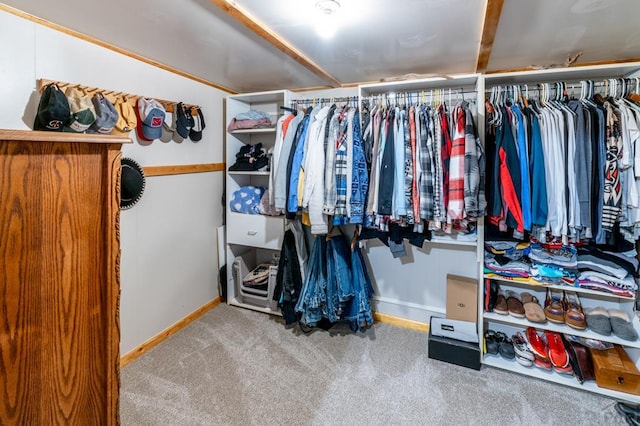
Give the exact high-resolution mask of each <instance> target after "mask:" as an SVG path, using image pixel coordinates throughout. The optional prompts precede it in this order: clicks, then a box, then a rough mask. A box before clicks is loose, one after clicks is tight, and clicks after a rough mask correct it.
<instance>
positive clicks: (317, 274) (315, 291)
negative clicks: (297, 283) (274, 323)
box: [296, 237, 327, 326]
mask: <svg viewBox="0 0 640 426" xmlns="http://www.w3.org/2000/svg"><path fill="white" fill-rule="evenodd" d="M326 246H327V244H326V242H325V239H324V237H316V238H314V239H313V246H312V248H311V256H310V257H309V269H308V270H307V276H306V277H305V280H304V286H303V287H302V291H301V292H300V299H299V300H298V303H297V304H296V312H298V313H300V314H302V317H301V318H300V322H301V323H303V324H306V325H309V326H315V325H317V323H318V321H320V320H321V319H322V310H323V307H324V306H325V305H326V303H327V300H326V290H327V270H326V264H327V262H326V256H325V253H326Z"/></svg>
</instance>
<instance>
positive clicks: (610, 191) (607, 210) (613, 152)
mask: <svg viewBox="0 0 640 426" xmlns="http://www.w3.org/2000/svg"><path fill="white" fill-rule="evenodd" d="M604 107H605V109H606V133H605V138H606V147H607V151H606V163H605V175H604V177H605V185H604V199H603V200H604V205H603V208H602V229H604V230H605V231H606V232H612V231H613V225H614V223H615V222H616V220H617V219H618V216H619V215H620V210H621V208H620V205H621V197H622V187H621V184H620V171H619V169H618V154H619V153H620V151H621V150H622V141H621V140H620V127H619V121H618V118H617V117H616V115H615V113H614V110H613V106H612V105H611V104H610V103H609V102H605V103H604Z"/></svg>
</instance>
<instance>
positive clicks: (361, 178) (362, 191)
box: [349, 108, 369, 224]
mask: <svg viewBox="0 0 640 426" xmlns="http://www.w3.org/2000/svg"><path fill="white" fill-rule="evenodd" d="M351 122H352V123H353V172H352V173H351V176H352V181H351V199H350V200H349V202H350V204H351V210H350V215H349V223H355V224H361V223H363V222H364V201H365V198H366V195H367V191H368V189H369V177H368V176H367V160H366V157H365V151H364V146H363V144H362V138H361V136H360V135H361V133H360V117H359V114H358V110H357V109H355V108H354V114H353V115H352V116H351Z"/></svg>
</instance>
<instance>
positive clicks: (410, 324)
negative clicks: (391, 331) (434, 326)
mask: <svg viewBox="0 0 640 426" xmlns="http://www.w3.org/2000/svg"><path fill="white" fill-rule="evenodd" d="M373 319H374V320H375V321H378V322H381V323H383V324H389V325H394V326H396V327H402V328H408V329H411V330H416V331H421V332H423V333H428V332H429V324H426V323H423V322H419V321H414V320H410V319H405V318H400V317H394V316H393V315H387V314H381V313H380V312H374V313H373Z"/></svg>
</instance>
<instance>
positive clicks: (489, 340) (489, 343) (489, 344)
mask: <svg viewBox="0 0 640 426" xmlns="http://www.w3.org/2000/svg"><path fill="white" fill-rule="evenodd" d="M484 344H485V352H486V353H488V354H492V355H498V341H497V340H496V332H495V331H493V330H487V331H485V332H484Z"/></svg>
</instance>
